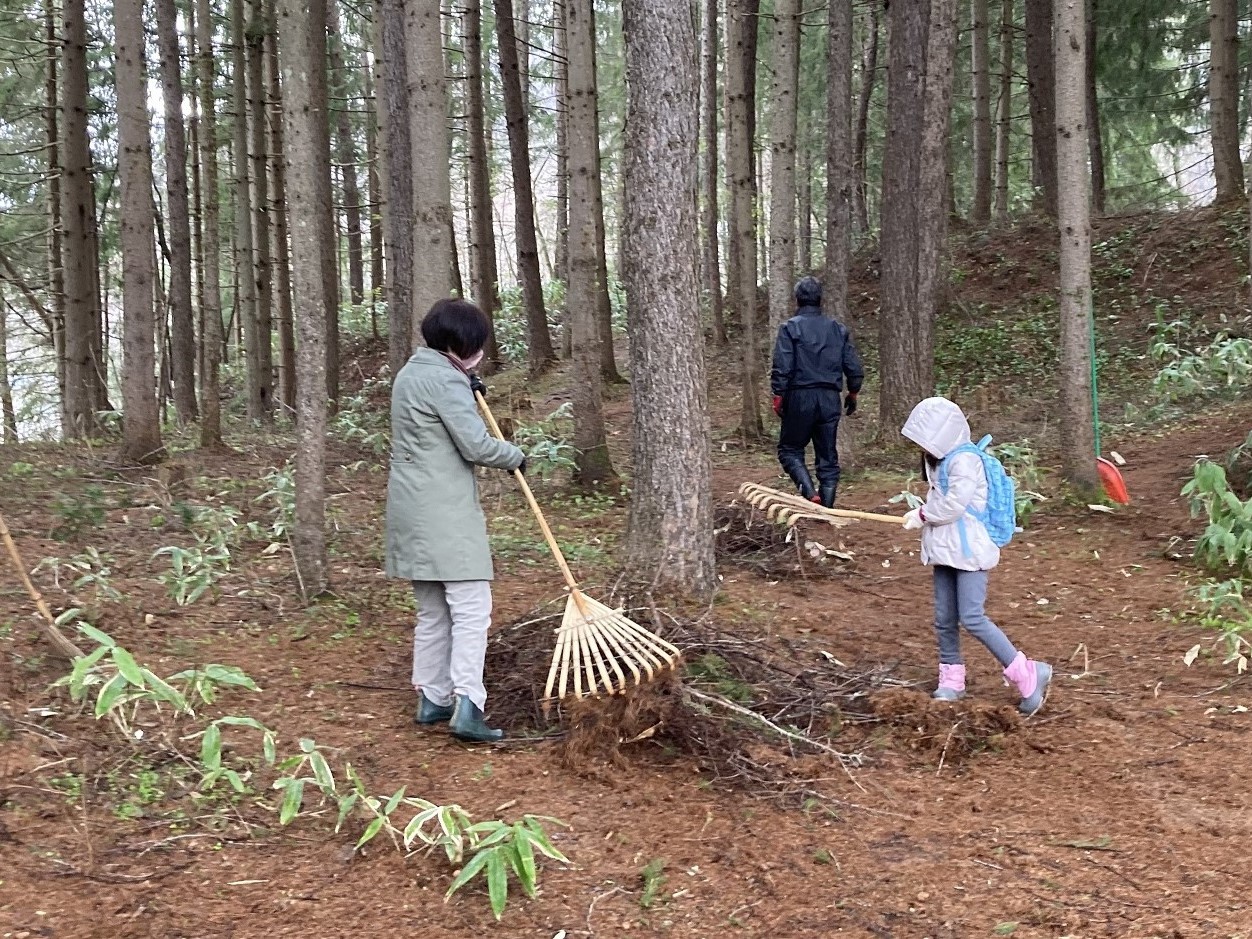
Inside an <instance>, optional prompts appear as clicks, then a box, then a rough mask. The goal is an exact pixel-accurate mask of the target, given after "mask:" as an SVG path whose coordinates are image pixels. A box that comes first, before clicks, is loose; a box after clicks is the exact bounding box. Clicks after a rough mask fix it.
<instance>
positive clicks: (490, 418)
mask: <svg viewBox="0 0 1252 939" xmlns="http://www.w3.org/2000/svg"><path fill="white" fill-rule="evenodd" d="M474 397H475V398H476V399H477V400H478V408H479V410H480V411H482V412H483V417H485V418H486V419H487V426H488V427H490V428H491V432H492V433H493V434H495V435H496V437H497V439H499V440H503V439H504V434H502V433H500V425H499V424H497V423H496V418H495V415H494V414H492V413H491V408H489V407H487V399H486V398H484V397H483V396H482V394H481V393H480V392H477V391H476V392H474ZM513 476H514V478H516V479H517V482H518V485H520V486H521V487H522V494H523V495H524V496H526V501H527V503H529V505H530V510H531V511H532V512H534V513H535V519H536V521H538V522H539V529H540V531H542V532H543V537H544V540H545V541H547V542H548V548H549V550H551V552H552V556H553V557H554V558H556V563H557V566H558V567H560V568H561V576H563V577H564V578H565V583H566V584H567V585H568V586H569V589H570V590H571V591H573V592H574V593H575V594H577V593H578V581H577V580H575V579H574V575H573V573H572V572H571V571H570V569H569V564H567V563H566V561H565V555H564V554H562V553H561V547H560V545H558V544H557V543H556V536H555V535H553V534H552V529H551V528H549V527H548V520H547V519H546V518H544V517H543V510H542V509H541V508H539V503H538V502H537V501H535V494H534V493H533V492H531V491H530V483H528V482H526V474H525V473H523V472H522V471H521V470H520V469H515V470H513Z"/></svg>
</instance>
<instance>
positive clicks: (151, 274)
mask: <svg viewBox="0 0 1252 939" xmlns="http://www.w3.org/2000/svg"><path fill="white" fill-rule="evenodd" d="M113 29H114V43H115V53H114V69H115V73H114V74H115V81H116V87H117V132H118V142H117V143H118V167H117V169H118V176H119V177H120V181H121V202H120V205H119V207H118V208H119V213H118V217H119V227H120V240H121V244H122V260H123V263H122V314H123V319H122V326H123V345H122V351H123V356H124V359H125V363H124V367H123V369H122V406H123V409H124V410H123V414H124V420H123V421H122V453H121V457H122V459H123V460H124V461H125V462H127V463H152V462H156V461H157V460H159V459H160V458H161V456H162V448H161V420H160V413H159V411H158V407H157V397H156V386H155V377H156V352H155V349H154V348H153V335H154V332H153V331H154V329H155V326H156V322H155V317H154V314H153V308H152V301H153V296H154V294H153V284H154V281H155V279H156V270H155V255H154V252H153V245H154V243H155V235H154V232H153V215H152V142H151V139H150V137H149V135H148V128H149V121H148V76H147V70H146V69H145V67H144V17H143V0H114V3H113Z"/></svg>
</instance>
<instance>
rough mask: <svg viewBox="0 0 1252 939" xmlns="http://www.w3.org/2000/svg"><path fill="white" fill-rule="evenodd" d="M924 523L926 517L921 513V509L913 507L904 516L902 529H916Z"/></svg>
mask: <svg viewBox="0 0 1252 939" xmlns="http://www.w3.org/2000/svg"><path fill="white" fill-rule="evenodd" d="M925 524H926V517H925V516H924V515H922V510H921V509H914V510H913V511H912V512H909V513H908V514H907V515H905V516H904V530H905V531H917V530H918V529H919V528H921V527H922V526H923V525H925Z"/></svg>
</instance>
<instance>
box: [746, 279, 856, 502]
mask: <svg viewBox="0 0 1252 939" xmlns="http://www.w3.org/2000/svg"><path fill="white" fill-rule="evenodd" d="M795 295H796V307H797V309H796V315H795V316H793V317H792V318H791V319H789V320H787V322H785V323H783V324H782V327H781V328H780V329H779V330H778V341H777V342H776V343H775V344H774V367H773V370H772V371H771V372H770V389H771V391H772V392H773V395H774V413H775V414H777V415H778V416H779V417H781V418H782V430H781V431H780V433H779V435H778V462H779V463H781V464H782V468H783V469H784V470H786V471H787V475H788V476H790V477H791V479H792V480H793V481H794V482H795V484H796V487H797V488H798V489H799V490H800V495H802V496H804V497H805V498H806V499H811V500H812V501H814V502H820V503H821V504H822V505H824V506H826V507H828V508H830V507H833V506H834V504H835V491H836V490H837V489H838V488H839V453H838V450H837V449H836V445H835V438H836V433H837V432H838V430H839V417H840V415H841V412H842V413H846V414H852V413H853V412H854V411H856V396H857V394H858V392H860V390H861V383H862V382H863V381H864V380H865V371H864V369H863V368H862V366H861V355H860V353H859V352H857V351H856V346H855V345H853V343H852V336H851V334H849V332H848V330H847V327H845V326H844V325H843V324H842V323H839V322H837V321H836V320H833V319H830V318H829V317H827V316H826V315H825V314H823V313H822V285H821V284H820V283H819V282H818V281H817V279H816V278H814V277H805V278H803V279H802V280H801V281H800V282H799V283H798V284H796V290H795ZM845 378H846V379H847V382H848V395H847V398H846V400H842V401H841V400H840V394H841V392H842V391H843V382H844V379H845ZM810 442H812V444H813V456H814V458H815V459H816V462H817V483H818V485H817V487H814V485H813V477H812V476H810V475H809V471H808V468H807V467H806V466H805V449H806V448H807V447H808V445H809V443H810Z"/></svg>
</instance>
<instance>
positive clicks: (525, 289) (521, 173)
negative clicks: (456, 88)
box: [479, 0, 556, 375]
mask: <svg viewBox="0 0 1252 939" xmlns="http://www.w3.org/2000/svg"><path fill="white" fill-rule="evenodd" d="M495 13H496V40H497V41H496V47H497V52H498V53H499V56H500V78H501V82H502V84H503V87H504V113H505V121H506V124H507V126H508V133H509V157H510V160H509V162H510V165H511V167H512V171H513V208H514V213H515V214H514V236H515V240H516V242H517V270H518V276H519V278H520V280H521V282H522V303H523V305H524V306H525V307H526V339H527V353H528V364H529V367H530V373H531V374H532V375H538V374H540V373H541V372H543V371H545V370H546V369H547V368H548V367H549V366H550V365H551V364H552V363H553V362H554V361H556V352H555V350H553V348H552V335H551V333H550V332H549V331H548V313H547V310H546V309H545V307H544V300H543V275H542V274H541V273H540V270H539V239H538V236H537V234H536V231H535V197H534V192H533V190H532V187H531V176H530V137H529V134H528V132H527V121H528V119H529V115H528V114H527V111H526V98H527V96H526V95H525V94H524V93H523V92H524V89H525V87H526V86H525V85H523V83H522V70H521V65H520V62H519V59H518V54H517V49H518V39H517V37H516V36H515V35H514V30H513V27H514V22H515V20H514V17H513V3H512V0H495ZM479 104H480V106H481V100H480V102H479ZM481 156H482V160H483V175H484V177H486V175H487V172H488V168H487V166H486V159H487V153H486V149H485V148H484V149H483V151H482V154H481ZM484 182H485V178H484ZM488 208H490V203H488ZM486 221H487V225H488V228H487V231H488V235H489V236H490V231H491V229H490V217H489V216H488V218H487V220H486ZM492 260H493V261H494V249H493V257H492Z"/></svg>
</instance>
